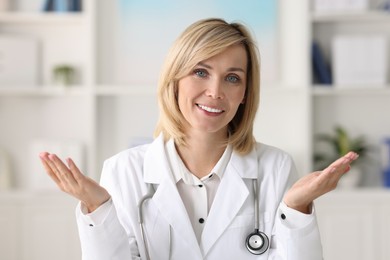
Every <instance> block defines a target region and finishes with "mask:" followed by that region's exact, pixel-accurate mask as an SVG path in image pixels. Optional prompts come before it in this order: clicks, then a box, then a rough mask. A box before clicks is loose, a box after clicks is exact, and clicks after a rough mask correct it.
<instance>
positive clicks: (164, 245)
mask: <svg viewBox="0 0 390 260" xmlns="http://www.w3.org/2000/svg"><path fill="white" fill-rule="evenodd" d="M254 178H257V179H258V183H259V189H258V190H259V194H260V197H259V211H260V226H259V228H260V230H261V231H263V232H265V233H266V234H267V235H268V237H269V238H270V241H271V247H270V249H269V250H268V251H267V252H266V253H264V254H263V255H257V256H256V255H252V254H251V253H249V252H248V250H247V249H246V247H245V239H246V237H247V236H248V234H250V233H252V232H253V231H254V199H253V188H252V179H254ZM293 181H295V168H294V165H293V162H292V160H291V158H290V157H289V156H288V155H287V154H286V153H284V152H283V151H281V150H279V149H276V148H273V147H271V146H267V145H265V144H260V143H258V144H257V145H256V147H255V149H253V151H252V152H251V153H249V154H248V155H246V156H240V155H239V154H237V153H236V152H234V151H233V153H232V157H231V159H230V161H229V163H228V165H227V167H226V171H225V173H224V176H223V178H222V180H221V183H220V185H219V188H218V190H217V194H216V196H215V199H214V202H213V205H212V207H211V210H210V212H209V216H208V217H207V221H206V222H205V227H204V230H203V233H202V237H201V241H200V244H198V242H197V239H196V236H195V233H194V231H193V229H192V225H191V222H190V220H189V218H188V215H187V211H186V208H185V206H184V204H183V202H182V200H181V198H180V195H179V193H178V191H177V188H176V184H175V183H174V182H173V179H172V174H171V172H170V167H169V164H168V161H167V157H166V155H165V150H164V143H163V138H162V136H160V137H158V138H156V140H154V141H153V143H151V144H148V145H144V146H140V147H136V148H132V149H129V150H126V151H123V152H121V153H119V154H117V155H115V156H113V157H112V158H110V159H108V160H106V161H105V163H104V167H103V172H102V179H101V185H102V186H104V187H105V188H106V189H107V190H108V192H109V193H110V194H111V197H112V202H113V203H112V206H110V208H109V209H108V210H107V212H108V213H107V216H106V217H105V218H104V221H102V223H100V224H97V225H94V226H90V225H89V224H88V223H87V221H86V219H85V216H82V214H81V211H80V206H79V208H78V209H77V222H78V227H79V234H80V240H81V246H82V254H83V259H84V260H100V259H101V260H108V259H118V260H130V259H145V248H144V244H143V242H142V238H141V229H140V226H139V224H138V216H137V214H138V202H139V200H140V199H141V197H142V196H144V195H145V194H147V193H148V188H150V187H151V184H153V186H154V187H155V189H156V191H155V193H154V196H153V198H152V199H150V200H148V201H146V202H145V203H144V206H143V215H144V223H145V230H146V237H147V241H148V243H147V245H148V248H149V253H150V257H151V259H152V260H156V259H158V260H160V259H161V260H164V259H177V260H184V259H185V260H200V259H210V260H211V259H216V260H220V259H224V260H226V259H235V260H237V259H240V260H242V259H259V260H260V259H284V260H287V259H288V260H317V259H322V248H321V242H320V236H319V232H318V228H317V223H316V218H315V215H314V213H313V214H312V216H310V217H309V221H306V223H305V224H304V225H303V226H299V227H294V228H291V227H289V225H286V224H285V223H284V221H285V220H283V219H282V218H281V215H282V213H284V212H282V209H281V206H280V204H281V201H282V198H283V195H284V193H285V191H286V190H287V189H288V188H289V187H290V186H291V184H292V183H293ZM299 214H301V213H299ZM286 215H287V218H289V215H288V214H286ZM139 255H140V256H139Z"/></svg>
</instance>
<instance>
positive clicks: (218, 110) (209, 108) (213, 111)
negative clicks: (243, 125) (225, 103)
mask: <svg viewBox="0 0 390 260" xmlns="http://www.w3.org/2000/svg"><path fill="white" fill-rule="evenodd" d="M198 107H200V108H201V109H203V110H206V111H207V112H211V113H221V112H223V110H220V109H216V108H211V107H206V106H203V105H199V104H198Z"/></svg>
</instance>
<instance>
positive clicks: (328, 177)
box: [273, 152, 358, 260]
mask: <svg viewBox="0 0 390 260" xmlns="http://www.w3.org/2000/svg"><path fill="white" fill-rule="evenodd" d="M357 158H358V156H357V154H355V153H352V152H351V153H348V154H347V155H345V156H344V157H341V158H340V159H338V160H336V161H335V162H334V163H332V164H331V165H330V166H328V167H327V168H326V169H324V170H323V171H318V172H313V173H311V174H308V175H306V176H305V177H303V178H301V179H300V180H298V181H297V182H295V183H294V184H293V185H292V187H291V188H290V189H289V190H288V191H287V192H286V194H285V195H284V198H283V201H282V202H281V204H280V205H279V207H278V209H277V213H276V217H275V226H274V232H273V233H274V235H275V243H276V247H277V250H276V251H277V252H278V253H277V254H278V255H280V256H282V259H288V260H320V259H322V246H321V238H320V234H319V230H318V226H317V220H316V217H315V208H314V204H313V201H314V200H315V199H316V198H318V197H320V196H321V195H323V194H326V193H327V192H329V191H331V190H333V189H334V188H335V187H336V186H337V182H338V181H339V179H340V178H341V177H342V175H343V174H345V173H346V172H348V170H349V169H350V163H351V162H352V161H354V160H356V159H357ZM286 170H287V169H286ZM291 176H292V174H290V177H289V180H288V181H287V186H286V187H289V186H290V185H289V183H292V179H291V178H292V177H291ZM275 253H276V252H275Z"/></svg>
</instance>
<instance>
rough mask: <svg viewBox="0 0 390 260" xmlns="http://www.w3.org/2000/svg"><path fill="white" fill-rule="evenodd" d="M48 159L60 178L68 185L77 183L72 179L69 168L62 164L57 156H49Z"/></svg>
mask: <svg viewBox="0 0 390 260" xmlns="http://www.w3.org/2000/svg"><path fill="white" fill-rule="evenodd" d="M49 159H50V160H51V161H52V162H53V163H54V165H55V167H56V168H57V171H58V172H59V174H60V178H61V179H62V180H63V181H64V182H66V183H67V184H70V185H72V186H73V185H76V184H77V182H76V180H75V179H74V178H73V174H71V172H70V170H69V168H68V167H67V166H66V165H65V164H64V163H63V162H62V160H61V159H60V158H58V156H57V155H55V154H51V155H49Z"/></svg>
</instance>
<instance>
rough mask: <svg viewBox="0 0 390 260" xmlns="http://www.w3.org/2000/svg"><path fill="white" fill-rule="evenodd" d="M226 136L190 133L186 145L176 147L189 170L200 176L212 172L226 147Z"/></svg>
mask: <svg viewBox="0 0 390 260" xmlns="http://www.w3.org/2000/svg"><path fill="white" fill-rule="evenodd" d="M226 139H227V137H226V136H222V135H217V134H201V135H194V134H192V135H191V134H190V135H187V137H186V145H185V146H176V149H177V151H178V153H179V155H180V157H181V159H182V160H183V162H184V164H185V165H186V167H187V168H188V170H189V171H190V172H191V173H192V174H194V175H195V176H196V177H198V178H202V177H204V176H206V175H207V174H209V173H210V171H211V170H212V169H213V168H214V166H215V165H216V164H217V162H218V161H219V159H220V158H221V156H222V154H223V153H224V151H225V149H226Z"/></svg>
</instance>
